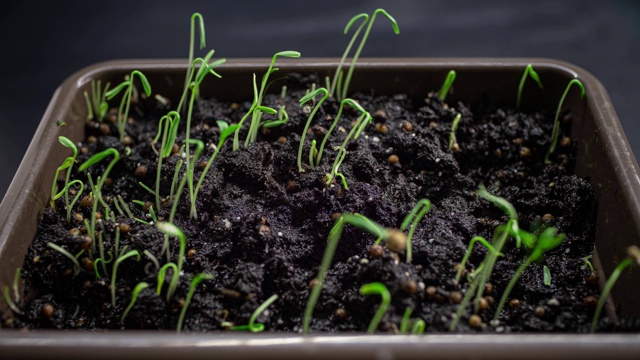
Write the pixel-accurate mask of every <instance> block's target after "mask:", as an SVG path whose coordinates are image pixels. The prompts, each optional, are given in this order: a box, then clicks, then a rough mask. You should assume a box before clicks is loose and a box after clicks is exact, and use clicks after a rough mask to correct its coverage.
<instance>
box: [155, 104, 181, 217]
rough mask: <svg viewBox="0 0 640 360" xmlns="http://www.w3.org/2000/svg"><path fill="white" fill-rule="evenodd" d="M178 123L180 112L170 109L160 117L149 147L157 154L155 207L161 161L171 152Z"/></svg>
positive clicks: (160, 173) (158, 199)
mask: <svg viewBox="0 0 640 360" xmlns="http://www.w3.org/2000/svg"><path fill="white" fill-rule="evenodd" d="M179 124H180V114H179V113H178V112H177V111H170V112H169V113H168V114H167V115H165V116H163V117H161V118H160V122H159V123H158V134H157V135H156V137H155V138H154V139H153V141H152V142H151V148H152V149H153V151H155V152H156V154H157V155H158V169H157V171H156V191H155V197H156V208H157V209H161V207H160V204H161V203H160V177H161V175H162V161H163V159H164V158H166V157H167V156H169V155H170V154H171V150H172V149H173V145H174V144H175V142H176V137H177V133H178V125H179ZM163 125H164V126H163ZM160 137H162V141H161V142H160V152H158V150H156V147H155V144H156V143H157V142H158V140H160Z"/></svg>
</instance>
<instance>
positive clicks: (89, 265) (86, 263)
mask: <svg viewBox="0 0 640 360" xmlns="http://www.w3.org/2000/svg"><path fill="white" fill-rule="evenodd" d="M82 267H83V268H84V269H85V270H87V271H93V261H91V259H89V258H88V257H83V258H82Z"/></svg>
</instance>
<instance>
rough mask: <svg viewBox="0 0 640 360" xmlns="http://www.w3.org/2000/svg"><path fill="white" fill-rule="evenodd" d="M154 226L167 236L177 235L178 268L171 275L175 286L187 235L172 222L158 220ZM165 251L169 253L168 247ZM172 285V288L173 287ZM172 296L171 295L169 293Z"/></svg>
mask: <svg viewBox="0 0 640 360" xmlns="http://www.w3.org/2000/svg"><path fill="white" fill-rule="evenodd" d="M156 227H157V228H158V230H159V231H160V232H161V233H164V234H165V235H167V236H173V237H177V238H178V241H179V243H180V250H179V255H178V268H177V269H176V270H175V273H174V275H173V278H172V280H171V283H172V284H174V283H175V284H174V285H175V286H177V283H178V277H179V276H180V272H182V263H183V258H184V252H185V249H186V247H187V237H186V235H185V234H184V232H182V230H180V228H178V227H177V226H175V225H173V224H172V223H168V222H158V223H157V224H156ZM167 253H169V249H168V248H167ZM175 286H174V289H175ZM171 296H173V295H171Z"/></svg>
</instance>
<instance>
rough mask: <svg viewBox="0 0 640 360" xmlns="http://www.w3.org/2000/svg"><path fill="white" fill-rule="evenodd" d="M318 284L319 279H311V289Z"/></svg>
mask: <svg viewBox="0 0 640 360" xmlns="http://www.w3.org/2000/svg"><path fill="white" fill-rule="evenodd" d="M316 285H318V279H313V280H311V281H309V290H311V289H313V288H314V287H315V286H316Z"/></svg>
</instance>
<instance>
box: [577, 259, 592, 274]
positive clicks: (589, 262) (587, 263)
mask: <svg viewBox="0 0 640 360" xmlns="http://www.w3.org/2000/svg"><path fill="white" fill-rule="evenodd" d="M592 257H593V256H592V255H587V256H585V257H583V258H581V260H582V262H584V264H583V265H582V266H580V269H582V270H584V269H586V268H589V270H591V272H593V265H591V258H592Z"/></svg>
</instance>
